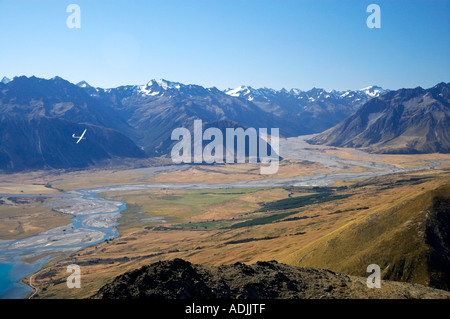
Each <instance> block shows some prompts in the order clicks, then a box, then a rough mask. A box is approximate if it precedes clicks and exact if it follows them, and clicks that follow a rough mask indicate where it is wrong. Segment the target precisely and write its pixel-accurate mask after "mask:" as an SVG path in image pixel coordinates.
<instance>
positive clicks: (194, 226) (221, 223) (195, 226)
mask: <svg viewBox="0 0 450 319" xmlns="http://www.w3.org/2000/svg"><path fill="white" fill-rule="evenodd" d="M231 223H232V221H227V220H217V221H216V220H212V221H206V222H198V223H191V222H189V223H185V224H178V225H173V227H176V228H181V229H191V230H210V229H213V228H216V229H217V228H226V227H228V226H229V225H230V224H231Z"/></svg>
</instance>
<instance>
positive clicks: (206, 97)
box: [0, 76, 385, 172]
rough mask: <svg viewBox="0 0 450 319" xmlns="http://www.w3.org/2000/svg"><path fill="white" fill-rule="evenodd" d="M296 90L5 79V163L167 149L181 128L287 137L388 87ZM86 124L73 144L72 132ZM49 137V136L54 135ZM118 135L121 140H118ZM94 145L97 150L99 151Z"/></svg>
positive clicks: (0, 110)
mask: <svg viewBox="0 0 450 319" xmlns="http://www.w3.org/2000/svg"><path fill="white" fill-rule="evenodd" d="M384 92H385V90H383V89H382V88H379V87H376V86H373V87H368V88H366V89H362V90H356V91H351V90H349V91H325V90H323V89H317V88H314V89H312V90H310V91H300V90H297V89H292V90H290V91H287V90H285V89H282V90H279V91H277V90H273V89H267V88H263V89H253V88H251V87H248V86H245V87H244V86H241V87H239V88H237V89H233V90H231V89H227V90H223V91H222V90H219V89H217V88H215V87H213V88H205V87H202V86H199V85H192V84H189V85H185V84H182V83H178V82H171V81H167V80H151V81H149V82H148V83H147V84H145V85H126V86H120V87H117V88H109V89H105V88H94V87H92V86H91V85H89V84H88V83H87V82H85V81H82V82H79V83H78V84H73V83H70V82H69V81H66V80H64V79H62V78H60V77H57V76H56V77H54V78H52V79H42V78H37V77H34V76H32V77H25V76H19V77H14V78H13V79H12V80H10V79H8V78H6V77H4V78H3V79H2V81H1V82H0V123H1V126H0V134H1V135H0V140H1V141H2V143H1V145H0V170H3V171H5V172H12V171H20V170H24V169H40V168H72V167H86V166H89V165H91V164H92V163H94V162H98V161H101V160H104V159H111V158H117V157H118V158H122V157H132V158H135V157H145V156H161V155H166V154H169V153H170V150H171V148H172V146H173V144H174V143H175V141H172V140H171V138H170V137H171V133H172V131H173V130H174V129H175V128H177V127H186V128H188V129H190V130H191V131H192V127H193V122H194V120H195V119H201V120H202V121H203V125H204V126H205V127H211V126H214V127H218V128H225V127H243V128H247V127H255V128H268V129H270V128H273V127H275V128H280V135H281V136H284V137H289V136H298V135H302V134H310V133H318V132H321V131H323V130H325V129H327V128H329V127H331V126H333V125H335V124H337V123H338V122H340V121H341V120H343V119H345V118H346V117H347V116H348V115H350V114H351V113H353V112H354V111H355V110H357V109H358V108H359V107H360V106H361V105H362V104H363V103H365V102H366V101H369V100H370V99H372V98H373V97H376V96H379V95H380V94H382V93H384ZM84 129H87V135H86V136H87V139H86V141H84V140H83V143H80V144H75V140H73V139H72V134H79V133H81V132H82V131H83V130H84ZM49 137H51V138H49ZM119 141H120V143H119ZM94 149H95V151H93V150H94Z"/></svg>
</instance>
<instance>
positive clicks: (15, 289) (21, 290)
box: [0, 192, 126, 299]
mask: <svg viewBox="0 0 450 319" xmlns="http://www.w3.org/2000/svg"><path fill="white" fill-rule="evenodd" d="M82 193H84V192H82ZM96 195H97V193H89V194H87V195H85V196H83V197H84V198H89V197H91V198H95V199H96V200H99V199H100V200H103V199H101V198H98V197H96ZM125 208H126V203H124V202H122V205H121V206H120V207H119V208H118V209H117V211H116V212H121V211H122V210H124V209H125ZM111 213H115V212H105V213H98V214H111ZM98 214H96V215H98ZM85 216H88V215H77V216H75V217H73V218H72V219H71V221H72V224H73V227H74V228H76V229H77V228H84V229H93V230H95V229H98V230H101V231H103V232H104V233H105V236H104V237H103V238H102V239H101V240H99V241H96V242H93V243H89V244H84V245H77V246H76V247H80V249H81V248H84V247H87V246H91V245H96V244H98V243H100V242H103V241H105V240H106V239H112V238H115V237H117V236H119V232H118V231H117V229H116V227H115V226H113V227H109V228H97V227H88V226H83V225H82V222H83V218H84V217H85ZM91 216H92V215H91ZM17 241H20V239H19V240H17ZM71 247H72V246H60V247H52V249H55V248H61V249H64V248H71ZM39 249H45V248H35V249H18V250H17V252H16V251H14V252H15V255H14V256H13V257H9V258H7V259H6V260H3V261H2V262H3V263H0V299H23V298H25V297H26V296H27V295H28V294H29V293H30V292H31V291H32V289H31V288H30V287H29V286H27V285H24V284H22V283H20V280H21V279H23V278H25V277H27V276H29V275H31V274H33V273H35V272H37V271H38V270H39V269H41V268H42V266H43V265H44V264H46V263H47V262H49V261H50V260H51V259H50V258H48V257H44V258H41V259H39V260H37V261H35V262H33V263H31V264H29V263H25V262H23V261H21V260H20V255H22V254H24V253H29V252H34V251H37V250H39ZM2 253H3V252H2V251H0V255H1V254H2ZM4 253H6V252H4Z"/></svg>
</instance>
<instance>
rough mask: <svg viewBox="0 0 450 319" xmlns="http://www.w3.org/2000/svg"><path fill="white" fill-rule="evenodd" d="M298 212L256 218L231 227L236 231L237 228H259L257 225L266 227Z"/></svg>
mask: <svg viewBox="0 0 450 319" xmlns="http://www.w3.org/2000/svg"><path fill="white" fill-rule="evenodd" d="M297 213H298V212H286V213H280V214H271V215H269V216H263V217H258V218H254V219H251V220H247V221H245V222H241V223H236V224H234V225H231V226H230V228H232V229H236V228H242V227H249V226H257V225H264V224H269V223H273V222H274V221H277V220H279V219H282V218H285V217H287V216H290V215H293V214H297Z"/></svg>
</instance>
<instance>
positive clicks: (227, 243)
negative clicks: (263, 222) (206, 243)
mask: <svg viewBox="0 0 450 319" xmlns="http://www.w3.org/2000/svg"><path fill="white" fill-rule="evenodd" d="M274 238H277V237H269V236H266V237H262V238H244V239H238V240H230V241H227V242H224V244H225V245H234V244H244V243H249V242H252V241H259V240H270V239H274Z"/></svg>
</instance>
